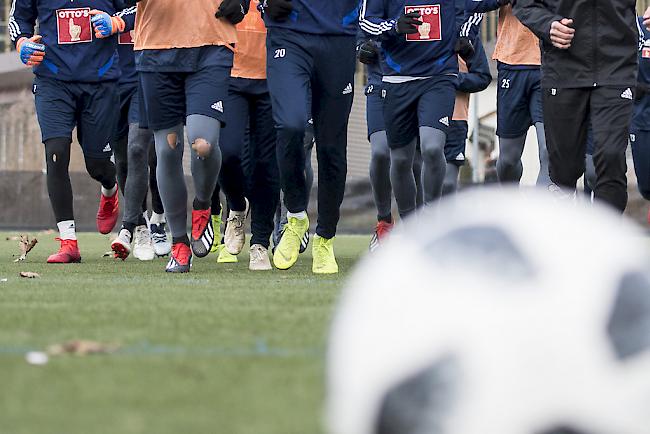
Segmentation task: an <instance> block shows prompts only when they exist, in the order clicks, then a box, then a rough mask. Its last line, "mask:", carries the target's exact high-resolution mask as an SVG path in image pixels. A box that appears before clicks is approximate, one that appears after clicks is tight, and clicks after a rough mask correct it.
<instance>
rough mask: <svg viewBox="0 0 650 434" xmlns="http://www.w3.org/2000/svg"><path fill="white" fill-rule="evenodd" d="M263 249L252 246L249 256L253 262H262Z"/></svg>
mask: <svg viewBox="0 0 650 434" xmlns="http://www.w3.org/2000/svg"><path fill="white" fill-rule="evenodd" d="M265 253H266V252H265V251H264V248H263V247H262V246H253V247H252V248H251V252H250V256H251V260H252V261H253V262H261V261H263V260H264V254H265Z"/></svg>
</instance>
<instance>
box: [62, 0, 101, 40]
mask: <svg viewBox="0 0 650 434" xmlns="http://www.w3.org/2000/svg"><path fill="white" fill-rule="evenodd" d="M56 29H57V33H58V37H59V44H79V43H82V42H92V40H93V36H92V30H91V25H90V8H78V9H59V10H57V11H56Z"/></svg>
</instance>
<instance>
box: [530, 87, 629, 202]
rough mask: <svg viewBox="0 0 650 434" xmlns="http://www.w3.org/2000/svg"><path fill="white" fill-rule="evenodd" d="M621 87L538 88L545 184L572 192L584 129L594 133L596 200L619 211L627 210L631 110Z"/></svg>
mask: <svg viewBox="0 0 650 434" xmlns="http://www.w3.org/2000/svg"><path fill="white" fill-rule="evenodd" d="M633 92H634V91H633V90H632V89H630V88H627V87H593V88H577V89H544V99H543V105H544V123H545V126H546V144H547V147H548V153H549V171H550V175H551V180H552V181H553V182H554V183H555V184H557V185H558V186H560V187H564V188H569V189H575V188H576V182H577V181H578V179H579V178H580V177H581V176H582V175H583V173H584V171H585V150H586V144H587V129H588V125H589V123H590V122H591V125H592V126H593V134H594V164H595V166H596V185H595V188H594V194H595V197H596V199H598V200H600V201H603V202H605V203H608V204H610V205H611V206H613V207H614V208H615V209H617V210H619V211H620V212H623V211H624V210H625V207H626V205H627V176H626V172H627V164H626V162H625V150H626V148H627V145H628V134H629V125H630V122H631V120H632V113H633V109H634V107H633V106H634V95H633Z"/></svg>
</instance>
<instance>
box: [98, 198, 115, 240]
mask: <svg viewBox="0 0 650 434" xmlns="http://www.w3.org/2000/svg"><path fill="white" fill-rule="evenodd" d="M119 215H120V195H119V193H118V192H117V188H116V189H115V194H114V195H113V196H111V197H107V196H104V195H103V194H102V195H101V198H100V199H99V209H98V210H97V230H98V231H99V233H100V234H104V235H105V234H110V233H111V231H112V230H113V228H114V227H115V224H116V223H117V218H118V217H119Z"/></svg>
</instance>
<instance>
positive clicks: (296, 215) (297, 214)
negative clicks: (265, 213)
mask: <svg viewBox="0 0 650 434" xmlns="http://www.w3.org/2000/svg"><path fill="white" fill-rule="evenodd" d="M291 217H293V218H296V219H300V220H302V219H306V218H307V211H300V212H290V211H287V218H291Z"/></svg>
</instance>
